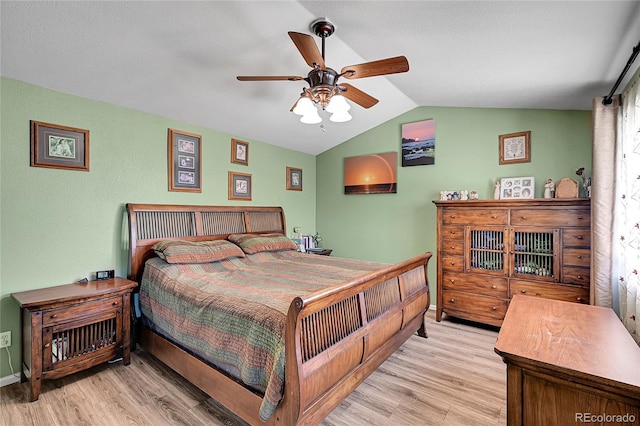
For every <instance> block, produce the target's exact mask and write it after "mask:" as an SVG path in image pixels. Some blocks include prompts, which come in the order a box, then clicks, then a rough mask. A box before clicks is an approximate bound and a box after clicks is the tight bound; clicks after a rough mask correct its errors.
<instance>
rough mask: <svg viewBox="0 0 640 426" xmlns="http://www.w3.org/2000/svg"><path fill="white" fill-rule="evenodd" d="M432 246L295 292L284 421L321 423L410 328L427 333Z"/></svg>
mask: <svg viewBox="0 0 640 426" xmlns="http://www.w3.org/2000/svg"><path fill="white" fill-rule="evenodd" d="M430 258H431V253H425V254H423V255H420V256H417V257H414V258H412V259H410V260H407V261H405V262H403V263H400V264H397V265H393V266H390V267H388V268H386V269H383V270H380V271H376V272H374V273H371V274H369V275H366V276H364V277H361V278H359V279H357V280H354V281H352V282H349V283H347V284H345V285H342V286H339V287H333V288H331V289H328V290H325V291H322V292H318V293H314V294H313V295H310V296H308V297H305V298H296V299H295V300H294V301H293V303H292V304H291V306H290V308H289V312H288V316H287V329H286V333H285V336H286V349H285V353H286V357H287V359H286V371H285V373H286V379H285V396H284V399H283V401H282V403H281V404H280V406H279V408H278V410H277V411H276V413H275V416H276V418H275V421H276V423H278V424H317V423H319V422H320V421H322V419H323V418H324V417H326V416H327V415H328V414H329V413H330V412H331V411H332V410H333V409H334V408H335V407H337V406H338V405H339V404H340V402H341V401H342V400H343V399H344V398H345V397H346V396H347V395H349V394H350V393H351V392H352V391H353V390H354V389H355V388H356V387H357V386H358V385H359V384H360V383H362V382H363V381H364V380H365V378H366V377H368V376H369V375H370V374H371V373H372V372H373V371H375V369H376V368H377V367H378V366H379V365H380V364H382V363H383V362H384V361H385V360H386V359H387V358H388V357H389V356H390V355H391V354H392V353H393V352H395V351H396V350H397V349H398V348H399V347H400V346H401V345H402V344H403V343H404V342H405V341H406V340H407V339H408V338H409V337H410V336H411V335H413V334H414V333H416V332H419V333H420V335H422V336H425V337H426V332H425V327H424V315H425V313H426V311H427V309H428V307H429V304H430V298H429V286H428V283H427V263H428V261H429V259H430Z"/></svg>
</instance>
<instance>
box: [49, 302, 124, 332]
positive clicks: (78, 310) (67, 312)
mask: <svg viewBox="0 0 640 426" xmlns="http://www.w3.org/2000/svg"><path fill="white" fill-rule="evenodd" d="M121 305H122V297H111V298H108V299H103V300H96V301H94V302H88V303H81V304H78V305H76V306H69V307H64V308H58V309H51V310H48V311H43V312H42V325H43V326H44V327H49V326H54V325H57V324H62V323H65V322H69V321H72V320H74V321H75V320H78V319H79V318H86V317H89V316H94V315H99V314H101V313H105V312H114V311H117V310H118V309H121Z"/></svg>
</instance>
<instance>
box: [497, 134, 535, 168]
mask: <svg viewBox="0 0 640 426" xmlns="http://www.w3.org/2000/svg"><path fill="white" fill-rule="evenodd" d="M499 141H500V164H513V163H529V162H531V131H527V132H519V133H509V134H506V135H500V137H499Z"/></svg>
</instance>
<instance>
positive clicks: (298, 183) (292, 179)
mask: <svg viewBox="0 0 640 426" xmlns="http://www.w3.org/2000/svg"><path fill="white" fill-rule="evenodd" d="M287 189H288V190H291V191H302V169H296V168H294V167H287Z"/></svg>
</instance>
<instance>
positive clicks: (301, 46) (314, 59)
mask: <svg viewBox="0 0 640 426" xmlns="http://www.w3.org/2000/svg"><path fill="white" fill-rule="evenodd" d="M289 37H291V40H293V43H294V44H295V45H296V47H297V48H298V50H299V51H300V54H302V57H303V58H304V60H305V61H306V62H307V65H309V66H310V67H313V64H318V65H319V66H320V68H321V69H324V68H325V65H324V59H323V58H322V54H321V53H320V49H318V45H317V44H316V42H315V40H314V39H313V37H311V36H310V35H309V34H303V33H296V32H294V31H289Z"/></svg>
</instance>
